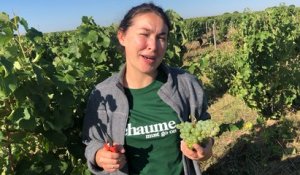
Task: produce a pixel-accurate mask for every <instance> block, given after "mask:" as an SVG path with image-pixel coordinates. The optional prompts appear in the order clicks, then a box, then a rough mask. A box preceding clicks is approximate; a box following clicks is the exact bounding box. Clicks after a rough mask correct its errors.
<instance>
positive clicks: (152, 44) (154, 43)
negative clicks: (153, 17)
mask: <svg viewBox="0 0 300 175" xmlns="http://www.w3.org/2000/svg"><path fill="white" fill-rule="evenodd" d="M158 46H159V40H158V39H157V38H156V37H150V38H149V39H148V43H147V48H148V50H152V51H156V50H157V48H158Z"/></svg>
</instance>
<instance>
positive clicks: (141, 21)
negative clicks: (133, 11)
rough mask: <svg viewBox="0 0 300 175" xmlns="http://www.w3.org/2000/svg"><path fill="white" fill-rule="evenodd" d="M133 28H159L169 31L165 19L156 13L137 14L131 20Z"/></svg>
mask: <svg viewBox="0 0 300 175" xmlns="http://www.w3.org/2000/svg"><path fill="white" fill-rule="evenodd" d="M131 26H135V27H142V28H143V27H154V26H155V27H159V28H161V29H162V30H164V31H168V27H167V24H166V23H165V21H164V19H163V18H162V17H161V16H160V15H158V14H156V13H154V12H146V13H141V14H137V15H136V16H134V17H133V18H132V20H131Z"/></svg>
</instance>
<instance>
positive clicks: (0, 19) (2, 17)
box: [0, 12, 9, 23]
mask: <svg viewBox="0 0 300 175" xmlns="http://www.w3.org/2000/svg"><path fill="white" fill-rule="evenodd" d="M0 22H4V23H7V22H9V16H8V15H7V14H6V13H4V12H1V13H0Z"/></svg>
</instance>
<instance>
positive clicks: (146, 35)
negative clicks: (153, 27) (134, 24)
mask: <svg viewBox="0 0 300 175" xmlns="http://www.w3.org/2000/svg"><path fill="white" fill-rule="evenodd" d="M140 35H141V36H145V37H148V36H149V34H148V33H140Z"/></svg>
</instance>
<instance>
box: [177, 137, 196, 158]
mask: <svg viewBox="0 0 300 175" xmlns="http://www.w3.org/2000/svg"><path fill="white" fill-rule="evenodd" d="M180 149H181V151H182V153H183V154H184V155H185V156H186V157H188V158H189V159H192V160H195V159H197V153H196V152H195V151H193V150H192V149H189V148H188V146H187V144H186V143H185V142H184V141H181V144H180Z"/></svg>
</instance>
